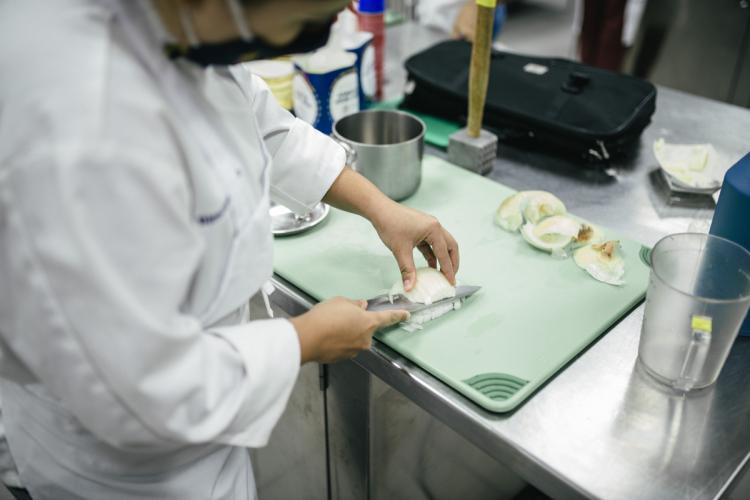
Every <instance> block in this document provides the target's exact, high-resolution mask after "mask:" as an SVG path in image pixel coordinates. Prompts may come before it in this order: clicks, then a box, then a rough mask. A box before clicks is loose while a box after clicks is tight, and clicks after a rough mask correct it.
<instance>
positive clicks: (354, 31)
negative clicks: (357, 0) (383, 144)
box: [331, 9, 376, 110]
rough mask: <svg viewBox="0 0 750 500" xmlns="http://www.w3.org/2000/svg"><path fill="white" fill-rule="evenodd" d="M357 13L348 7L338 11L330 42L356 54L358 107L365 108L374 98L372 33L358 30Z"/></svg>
mask: <svg viewBox="0 0 750 500" xmlns="http://www.w3.org/2000/svg"><path fill="white" fill-rule="evenodd" d="M358 26H359V21H358V20H357V15H356V14H355V13H354V12H352V11H350V10H349V9H344V10H343V11H341V12H340V13H339V16H338V19H337V20H336V23H335V24H334V25H333V30H332V33H331V38H332V42H333V43H335V44H338V45H339V46H340V47H341V48H342V49H344V50H346V51H347V52H351V53H352V54H354V55H356V56H357V61H356V63H355V66H356V68H357V76H358V77H359V84H358V89H359V109H360V110H363V109H367V108H368V107H370V103H371V102H372V101H373V100H374V99H375V87H376V85H375V48H374V47H373V45H372V39H373V36H372V33H368V32H366V31H359V27H358Z"/></svg>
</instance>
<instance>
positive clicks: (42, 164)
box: [0, 0, 345, 500]
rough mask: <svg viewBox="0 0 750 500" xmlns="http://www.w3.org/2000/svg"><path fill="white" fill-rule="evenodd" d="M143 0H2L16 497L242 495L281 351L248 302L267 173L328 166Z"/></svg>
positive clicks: (270, 423) (281, 186) (316, 182)
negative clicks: (187, 52) (170, 41)
mask: <svg viewBox="0 0 750 500" xmlns="http://www.w3.org/2000/svg"><path fill="white" fill-rule="evenodd" d="M147 5H148V4H147V1H146V0H55V1H54V2H49V1H45V0H4V1H3V2H0V74H2V75H3V76H2V78H0V374H2V380H3V382H2V388H1V390H2V397H3V419H4V424H5V429H6V433H7V439H8V444H9V445H10V450H11V453H12V456H13V459H14V460H15V463H16V465H17V468H18V472H19V473H20V478H21V482H22V483H23V485H24V486H25V487H27V488H28V489H29V491H30V493H31V495H32V497H33V498H35V499H36V500H43V499H55V500H60V499H68V498H107V499H131V498H139V499H144V498H149V499H151V498H153V499H156V498H159V499H189V498H196V499H208V498H211V499H230V498H231V499H241V498H254V497H255V486H254V481H253V477H252V469H251V467H250V462H249V454H248V451H247V449H246V448H245V447H256V446H263V445H264V444H265V443H266V442H267V440H268V438H269V434H270V432H271V430H272V429H273V427H274V425H275V423H276V421H277V420H278V418H279V416H280V415H281V413H282V411H283V409H284V407H285V405H286V401H287V399H288V396H289V393H290V391H291V389H292V386H293V385H294V382H295V379H296V376H297V373H298V369H299V363H300V354H299V343H298V339H297V336H296V333H295V331H294V329H293V327H292V325H291V323H289V322H288V321H286V320H266V321H250V322H247V321H246V320H247V308H246V304H247V301H248V298H249V297H250V296H252V295H253V294H254V293H255V292H256V291H257V290H259V289H260V287H261V286H262V284H263V283H264V282H265V281H266V280H267V279H268V278H269V277H270V276H271V273H272V248H271V247H272V236H271V232H270V220H269V216H268V206H269V193H270V194H271V195H272V196H273V197H274V198H276V199H277V200H278V201H279V202H281V203H284V204H286V205H287V206H289V207H290V208H292V209H295V210H296V211H298V212H304V211H306V210H308V209H310V208H311V207H312V206H314V205H315V204H316V203H317V202H318V201H319V200H320V199H321V198H322V197H323V195H324V193H325V192H326V191H327V190H328V189H329V187H330V185H331V184H332V183H333V181H334V180H335V178H336V177H337V176H338V175H339V173H340V171H341V169H342V168H343V165H344V161H345V160H344V157H345V155H344V152H343V150H342V149H341V148H340V147H339V146H338V145H337V144H335V143H334V142H333V141H332V140H330V139H329V138H327V137H326V136H324V135H322V134H320V133H318V132H317V131H315V130H314V129H312V128H311V127H310V126H309V125H307V124H305V123H304V122H302V121H300V120H297V119H295V118H293V117H292V116H291V115H289V114H288V113H287V112H286V111H284V110H283V109H282V108H281V107H280V106H279V105H278V104H277V103H276V102H275V100H274V99H273V97H272V95H271V93H270V92H269V91H268V89H267V88H266V87H265V86H264V84H263V83H262V82H261V81H260V80H259V79H257V78H255V77H252V76H251V75H250V74H249V73H246V72H244V71H243V70H242V69H241V68H235V69H234V70H233V71H232V72H230V71H218V70H217V71H214V70H209V71H202V70H198V69H191V66H190V65H189V64H187V63H182V64H175V63H174V62H172V61H168V60H167V59H166V58H165V57H164V56H163V54H162V51H161V48H162V43H163V38H164V33H163V31H161V32H159V31H158V30H159V29H160V28H158V27H155V25H156V24H158V22H155V21H154V16H153V13H151V14H152V15H151V17H149V16H148V15H147V13H148V12H149V10H148V8H147Z"/></svg>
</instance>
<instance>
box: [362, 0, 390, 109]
mask: <svg viewBox="0 0 750 500" xmlns="http://www.w3.org/2000/svg"><path fill="white" fill-rule="evenodd" d="M355 8H356V10H357V19H358V20H359V29H360V30H361V31H366V32H368V33H372V46H373V48H374V49H375V99H376V100H378V101H380V100H382V99H383V67H384V57H385V1H384V0H360V1H359V2H357V3H356V4H355Z"/></svg>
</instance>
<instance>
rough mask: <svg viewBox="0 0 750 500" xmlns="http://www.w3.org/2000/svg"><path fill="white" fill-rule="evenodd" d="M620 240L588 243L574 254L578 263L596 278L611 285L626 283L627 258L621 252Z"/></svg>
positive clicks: (574, 258)
mask: <svg viewBox="0 0 750 500" xmlns="http://www.w3.org/2000/svg"><path fill="white" fill-rule="evenodd" d="M619 249H620V242H619V241H614V240H612V241H607V242H605V243H602V244H593V245H587V246H585V247H582V248H579V249H578V250H576V252H575V254H573V260H575V263H576V265H578V267H580V268H581V269H583V270H584V271H586V272H587V273H589V274H590V275H591V276H592V277H593V278H594V279H595V280H598V281H601V282H603V283H607V284H609V285H615V286H621V285H624V284H625V281H624V280H623V277H624V276H625V260H624V259H623V258H622V256H621V255H620V253H619Z"/></svg>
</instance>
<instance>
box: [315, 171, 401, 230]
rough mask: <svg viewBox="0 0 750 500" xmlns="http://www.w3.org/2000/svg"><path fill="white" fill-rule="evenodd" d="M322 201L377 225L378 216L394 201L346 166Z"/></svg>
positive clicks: (386, 210) (385, 211)
mask: <svg viewBox="0 0 750 500" xmlns="http://www.w3.org/2000/svg"><path fill="white" fill-rule="evenodd" d="M323 201H325V202H326V203H328V204H329V205H333V206H334V207H336V208H339V209H341V210H346V211H347V212H351V213H354V214H357V215H360V216H362V217H364V218H365V219H367V220H369V221H370V222H371V223H372V224H373V225H374V226H376V227H377V226H378V225H379V217H381V216H382V215H383V214H385V213H387V212H388V210H389V208H390V206H392V205H394V204H396V202H395V201H393V200H391V199H390V198H388V197H387V196H386V195H384V194H383V193H382V192H381V191H380V190H379V189H378V188H377V187H375V185H374V184H373V183H372V182H370V181H369V180H367V179H366V178H365V177H364V176H362V175H361V174H358V173H357V172H355V171H354V170H352V169H351V168H349V167H347V168H345V169H344V170H342V171H341V174H339V176H338V177H337V178H336V180H335V181H334V183H333V184H332V185H331V187H330V189H329V190H328V192H327V193H326V195H325V197H324V198H323Z"/></svg>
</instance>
